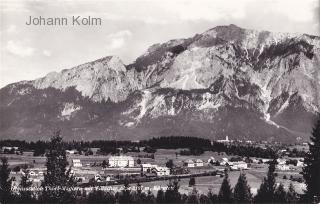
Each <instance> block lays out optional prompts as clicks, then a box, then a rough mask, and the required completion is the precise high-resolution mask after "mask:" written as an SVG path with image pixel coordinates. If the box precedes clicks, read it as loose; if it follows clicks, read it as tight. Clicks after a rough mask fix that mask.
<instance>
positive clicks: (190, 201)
mask: <svg viewBox="0 0 320 204" xmlns="http://www.w3.org/2000/svg"><path fill="white" fill-rule="evenodd" d="M185 203H186V204H200V200H199V195H198V191H197V190H196V188H193V190H192V192H191V193H190V195H189V196H188V198H187V200H186V202H185Z"/></svg>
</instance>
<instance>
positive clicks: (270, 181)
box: [255, 159, 276, 203]
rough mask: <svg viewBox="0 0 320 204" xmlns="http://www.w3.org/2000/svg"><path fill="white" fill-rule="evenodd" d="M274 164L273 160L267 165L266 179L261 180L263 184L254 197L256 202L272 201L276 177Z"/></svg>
mask: <svg viewBox="0 0 320 204" xmlns="http://www.w3.org/2000/svg"><path fill="white" fill-rule="evenodd" d="M275 164H276V160H275V159H274V160H273V161H272V162H271V163H270V164H269V170H268V175H267V178H264V179H263V182H262V184H261V186H260V188H259V190H258V193H257V195H256V197H255V201H256V202H263V203H266V202H272V201H273V199H274V192H275V189H276V177H275V173H274V171H275Z"/></svg>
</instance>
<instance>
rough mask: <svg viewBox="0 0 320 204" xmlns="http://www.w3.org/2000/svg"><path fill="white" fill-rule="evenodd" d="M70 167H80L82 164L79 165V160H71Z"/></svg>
mask: <svg viewBox="0 0 320 204" xmlns="http://www.w3.org/2000/svg"><path fill="white" fill-rule="evenodd" d="M72 166H73V167H82V163H81V161H80V159H73V160H72Z"/></svg>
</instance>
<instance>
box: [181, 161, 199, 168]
mask: <svg viewBox="0 0 320 204" xmlns="http://www.w3.org/2000/svg"><path fill="white" fill-rule="evenodd" d="M183 165H184V166H186V167H195V166H196V164H195V163H194V161H193V160H191V159H188V160H186V161H184V162H183Z"/></svg>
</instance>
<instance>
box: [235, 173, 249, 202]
mask: <svg viewBox="0 0 320 204" xmlns="http://www.w3.org/2000/svg"><path fill="white" fill-rule="evenodd" d="M233 195H234V196H233V197H234V201H235V202H238V203H247V202H250V201H251V198H252V194H251V192H250V186H249V185H248V182H247V178H246V175H245V173H242V172H241V173H240V176H239V178H238V182H237V184H236V186H235V187H234V194H233Z"/></svg>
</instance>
